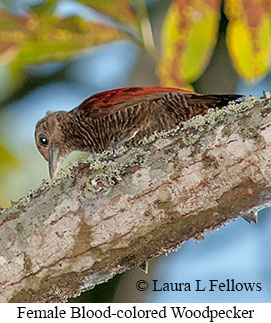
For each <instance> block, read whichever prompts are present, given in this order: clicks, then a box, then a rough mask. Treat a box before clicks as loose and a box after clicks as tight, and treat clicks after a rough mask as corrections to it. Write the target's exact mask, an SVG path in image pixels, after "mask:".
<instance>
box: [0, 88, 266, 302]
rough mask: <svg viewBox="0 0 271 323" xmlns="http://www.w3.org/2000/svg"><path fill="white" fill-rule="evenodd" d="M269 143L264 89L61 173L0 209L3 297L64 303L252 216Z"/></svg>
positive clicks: (262, 194) (262, 188)
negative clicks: (259, 94) (261, 93)
mask: <svg viewBox="0 0 271 323" xmlns="http://www.w3.org/2000/svg"><path fill="white" fill-rule="evenodd" d="M270 148H271V99H270V93H266V94H265V97H264V98H262V99H256V98H250V99H248V100H247V101H245V102H242V103H240V104H233V105H229V106H228V107H227V108H224V109H220V110H216V111H215V110H212V111H210V112H209V113H208V114H207V115H206V116H204V117H203V116H199V117H196V118H194V119H192V120H190V121H189V122H186V123H185V124H184V126H183V128H182V129H177V130H174V131H171V132H168V133H163V134H155V135H153V136H152V137H151V138H148V139H146V140H145V142H143V143H142V144H141V145H140V146H138V147H135V148H132V149H128V150H127V149H126V150H125V149H124V148H121V149H119V150H118V151H116V152H115V153H114V156H113V157H114V158H113V159H111V160H109V159H108V158H109V157H110V153H107V155H108V156H105V154H104V155H103V156H101V157H100V159H97V160H96V161H94V160H84V161H80V162H78V163H77V164H76V165H74V166H73V167H71V168H70V169H68V170H66V171H62V172H61V173H60V174H59V177H58V178H57V179H56V180H55V181H54V182H53V183H48V182H44V183H42V184H41V186H40V187H39V188H38V189H37V190H36V191H34V192H30V193H29V194H28V196H26V197H24V198H22V199H21V200H20V201H18V202H16V203H14V204H13V205H12V207H11V208H9V209H4V210H2V211H1V214H0V301H2V302H5V301H10V302H42V301H43V302H61V301H65V300H66V299H67V298H68V297H69V296H75V295H77V294H79V293H80V292H81V291H84V290H87V289H90V288H93V287H94V286H95V285H96V284H99V283H101V282H105V281H107V280H108V279H109V278H111V277H113V276H114V275H115V274H117V273H120V272H124V271H126V270H128V269H129V268H131V267H132V266H135V265H139V264H141V263H143V262H145V261H146V260H148V259H150V258H152V257H155V256H158V255H160V254H164V253H168V252H169V251H171V250H173V249H176V248H178V247H179V246H180V245H181V243H183V242H184V241H186V240H188V239H190V238H191V237H193V238H195V239H200V238H201V237H202V236H203V235H204V234H205V233H206V232H209V231H210V230H213V229H218V228H219V227H220V226H222V225H223V224H225V223H228V222H229V221H232V220H233V219H235V218H237V217H239V216H246V215H250V214H253V215H254V214H256V213H257V211H258V210H259V209H261V208H263V207H265V206H267V205H270V201H271V184H270V183H271V149H270ZM111 157H112V155H111ZM106 158H107V159H106ZM104 159H106V160H104ZM252 219H253V217H252ZM254 219H255V218H254Z"/></svg>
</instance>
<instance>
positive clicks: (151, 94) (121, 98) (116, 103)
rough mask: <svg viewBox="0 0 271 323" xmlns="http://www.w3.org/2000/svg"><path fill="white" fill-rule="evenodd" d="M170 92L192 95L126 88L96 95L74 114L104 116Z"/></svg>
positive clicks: (176, 90)
mask: <svg viewBox="0 0 271 323" xmlns="http://www.w3.org/2000/svg"><path fill="white" fill-rule="evenodd" d="M166 92H167V93H168V92H182V93H191V92H189V91H185V90H181V89H175V88H167V87H158V86H154V87H151V86H150V87H125V88H120V89H115V90H109V91H104V92H100V93H97V94H94V95H92V96H90V97H89V98H87V99H86V100H85V101H83V102H82V103H81V104H80V105H79V106H78V107H76V108H75V109H74V110H73V112H74V113H75V112H76V113H80V114H81V115H84V116H87V115H92V116H93V117H99V116H104V115H107V114H109V113H113V112H116V111H118V110H120V109H122V108H123V107H127V106H129V105H133V104H135V103H138V102H140V101H143V100H144V99H147V98H148V99H150V101H151V100H152V99H155V98H159V97H161V96H163V94H165V93H166Z"/></svg>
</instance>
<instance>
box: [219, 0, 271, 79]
mask: <svg viewBox="0 0 271 323" xmlns="http://www.w3.org/2000/svg"><path fill="white" fill-rule="evenodd" d="M225 12H226V14H227V16H228V19H229V26H228V29H227V45H228V48H229V51H230V55H231V57H232V61H233V63H234V66H235V68H236V70H237V71H238V73H239V75H240V76H241V77H242V78H243V79H244V80H247V81H255V80H257V79H258V78H262V77H263V76H264V75H266V74H267V73H268V72H269V71H270V64H271V58H270V56H271V51H270V48H271V47H270V43H271V22H270V19H271V1H270V0H258V1H255V0H243V1H236V0H227V1H226V3H225Z"/></svg>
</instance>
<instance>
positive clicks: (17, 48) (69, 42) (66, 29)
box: [0, 12, 127, 67]
mask: <svg viewBox="0 0 271 323" xmlns="http://www.w3.org/2000/svg"><path fill="white" fill-rule="evenodd" d="M0 21H1V22H0V59H1V57H2V61H3V60H4V61H5V62H9V61H12V60H14V66H18V67H20V66H24V65H32V64H39V63H45V62H51V61H62V60H68V59H72V58H73V57H74V56H75V55H76V54H78V53H79V52H81V51H82V50H86V49H90V48H92V47H94V46H97V45H101V44H105V43H108V42H112V41H115V40H119V39H125V38H127V35H126V34H125V33H124V32H121V31H119V30H117V29H115V28H111V27H108V26H103V25H100V24H97V23H92V22H87V21H84V20H83V19H81V18H79V17H68V18H59V17H56V16H52V15H47V14H42V15H41V16H37V15H35V14H32V15H30V16H28V17H27V18H21V17H16V16H12V15H10V14H8V13H6V12H0Z"/></svg>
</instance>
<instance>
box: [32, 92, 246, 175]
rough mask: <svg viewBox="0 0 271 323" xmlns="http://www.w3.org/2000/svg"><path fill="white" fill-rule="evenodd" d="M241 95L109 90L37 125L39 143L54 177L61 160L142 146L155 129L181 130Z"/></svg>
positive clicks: (39, 148) (56, 113) (44, 119)
mask: <svg viewBox="0 0 271 323" xmlns="http://www.w3.org/2000/svg"><path fill="white" fill-rule="evenodd" d="M241 97H242V96H241V95H235V94H215V95H203V94H199V93H192V92H188V91H184V90H181V89H175V88H165V87H126V88H120V89H115V90H110V91H105V92H101V93H97V94H94V95H92V96H90V97H89V98H87V99H86V100H85V101H83V102H82V103H81V104H80V105H79V106H77V107H75V108H74V109H73V110H71V111H69V112H67V111H57V112H53V113H50V114H47V115H46V116H45V117H44V118H43V119H41V120H40V121H39V122H38V123H37V125H36V130H35V139H36V145H37V147H38V150H39V151H40V153H41V154H42V156H43V157H44V158H45V159H46V160H47V161H48V163H49V173H50V177H51V179H53V178H54V177H55V174H56V171H57V168H58V165H59V163H60V161H61V160H62V159H63V158H64V157H66V156H67V155H68V154H70V153H71V152H72V151H85V152H90V153H101V152H103V151H105V150H107V149H109V148H114V147H117V146H118V145H120V144H126V145H136V144H137V143H138V141H140V140H141V139H143V138H144V137H145V136H149V135H151V134H152V133H153V132H154V131H158V132H159V131H163V130H170V129H173V128H176V127H177V126H181V125H182V123H183V122H184V121H186V120H189V119H191V118H192V117H193V116H196V115H199V114H201V115H204V114H205V113H207V111H208V109H210V108H216V107H218V108H221V107H224V106H226V105H227V104H228V102H229V101H235V100H237V99H239V98H241Z"/></svg>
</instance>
